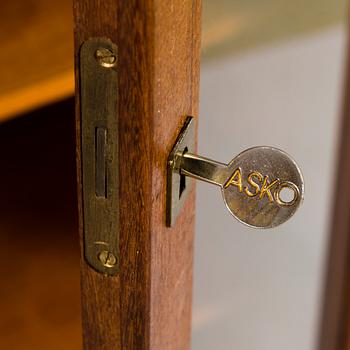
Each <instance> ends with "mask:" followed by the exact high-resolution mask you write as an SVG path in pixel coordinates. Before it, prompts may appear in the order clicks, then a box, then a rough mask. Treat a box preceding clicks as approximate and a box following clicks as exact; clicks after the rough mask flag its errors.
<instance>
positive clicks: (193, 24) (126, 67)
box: [74, 0, 201, 350]
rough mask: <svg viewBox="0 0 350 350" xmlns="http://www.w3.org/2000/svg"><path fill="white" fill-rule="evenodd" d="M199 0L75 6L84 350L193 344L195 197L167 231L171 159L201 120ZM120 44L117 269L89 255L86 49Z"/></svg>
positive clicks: (78, 1)
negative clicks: (187, 128) (103, 269)
mask: <svg viewBox="0 0 350 350" xmlns="http://www.w3.org/2000/svg"><path fill="white" fill-rule="evenodd" d="M200 11H201V7H200V0H127V1H121V0H119V1H118V0H104V1H99V0H75V1H74V21H75V62H76V64H75V67H76V130H77V133H76V135H77V137H76V140H77V167H78V197H79V217H80V237H81V247H82V249H81V257H82V258H81V290H82V309H83V315H82V316H83V337H84V348H85V349H91V350H100V349H108V350H112V349H138V350H142V349H153V350H155V349H159V350H170V349H174V350H175V349H179V350H185V349H189V347H190V337H191V303H192V263H193V234H194V195H195V194H194V190H192V191H191V193H190V194H189V196H188V198H187V200H186V203H185V205H184V208H183V210H182V211H181V213H180V215H179V217H178V219H177V222H176V225H175V226H174V227H172V228H167V227H166V220H165V216H166V164H167V157H168V155H169V153H170V151H171V149H172V147H173V145H174V143H175V140H176V137H177V136H178V134H179V131H180V129H181V127H182V125H183V124H184V121H185V119H186V116H187V115H194V116H197V114H198V84H199V54H200ZM90 38H104V39H108V40H109V41H111V42H112V43H113V44H115V45H116V47H117V51H118V52H117V64H116V70H117V78H116V79H117V86H118V92H117V100H116V104H117V105H116V107H115V109H116V114H115V118H116V119H115V123H116V125H117V146H116V147H117V158H118V165H117V166H118V169H116V173H118V179H116V182H117V183H118V184H119V185H118V192H119V194H118V195H117V198H116V200H117V207H118V210H117V212H112V213H110V214H109V215H111V220H113V219H114V216H115V215H116V216H118V235H119V240H118V241H116V242H115V244H118V248H119V257H118V263H119V270H118V272H117V273H116V274H115V275H114V276H107V275H105V274H103V273H100V272H97V271H96V270H95V269H94V268H92V267H91V266H90V264H89V263H88V262H87V260H86V258H85V257H84V227H85V225H84V220H86V218H84V215H83V214H84V205H87V203H86V201H83V187H84V183H83V181H82V180H83V174H82V169H83V167H84V166H83V165H82V159H81V152H82V119H83V118H84V116H83V113H82V108H81V99H80V97H81V76H80V71H81V68H82V67H81V62H80V52H81V47H82V45H83V44H84V42H86V41H87V40H88V39H90Z"/></svg>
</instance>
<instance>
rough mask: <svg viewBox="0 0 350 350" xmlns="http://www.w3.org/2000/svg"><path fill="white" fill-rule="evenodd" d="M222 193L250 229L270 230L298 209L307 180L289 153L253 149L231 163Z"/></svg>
mask: <svg viewBox="0 0 350 350" xmlns="http://www.w3.org/2000/svg"><path fill="white" fill-rule="evenodd" d="M222 194H223V197H224V201H225V203H226V206H227V208H228V209H229V211H230V212H231V213H232V215H233V216H234V217H235V218H237V219H238V220H239V221H241V222H242V223H244V224H246V225H248V226H251V227H257V228H271V227H275V226H278V225H280V224H282V223H284V222H285V221H286V220H288V219H289V218H290V217H291V216H292V215H293V214H294V213H295V211H296V210H297V209H298V207H299V205H300V204H301V202H302V201H303V196H304V181H303V176H302V174H301V171H300V169H299V167H298V165H297V164H296V163H295V161H294V160H293V159H292V158H291V157H290V156H289V155H288V154H286V153H285V152H283V151H281V150H279V149H277V148H273V147H254V148H250V149H248V150H246V151H244V152H242V153H240V154H239V155H238V156H237V157H235V158H234V159H233V160H232V161H231V162H230V163H229V164H228V167H227V180H226V181H225V183H224V184H223V186H222Z"/></svg>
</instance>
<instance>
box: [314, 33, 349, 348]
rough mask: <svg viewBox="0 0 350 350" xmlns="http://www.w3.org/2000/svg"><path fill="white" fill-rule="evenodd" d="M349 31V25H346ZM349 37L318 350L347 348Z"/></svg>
mask: <svg viewBox="0 0 350 350" xmlns="http://www.w3.org/2000/svg"><path fill="white" fill-rule="evenodd" d="M348 32H350V26H348ZM349 48H350V40H348V52H347V67H346V77H345V91H344V97H343V99H344V104H343V116H342V120H341V125H340V131H341V132H340V142H339V145H338V169H337V176H336V180H335V181H334V186H335V188H334V190H335V194H334V199H333V202H334V203H333V213H332V214H333V216H332V223H331V232H330V239H329V244H328V262H327V273H326V279H325V291H324V295H323V312H322V317H321V327H320V334H319V346H318V349H319V350H348V349H350V337H349V335H350V239H349V238H350V181H349V179H350V51H349Z"/></svg>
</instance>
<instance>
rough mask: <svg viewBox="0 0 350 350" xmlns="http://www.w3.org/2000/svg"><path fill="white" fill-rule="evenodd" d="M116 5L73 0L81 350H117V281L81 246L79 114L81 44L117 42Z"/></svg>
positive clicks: (118, 311)
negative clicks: (93, 264) (101, 39)
mask: <svg viewBox="0 0 350 350" xmlns="http://www.w3.org/2000/svg"><path fill="white" fill-rule="evenodd" d="M115 7H116V1H114V0H104V2H103V5H99V4H98V1H88V0H86V1H85V0H84V1H82V0H74V1H73V15H74V42H75V50H74V53H75V55H74V56H75V91H76V95H75V96H76V150H77V151H76V158H77V183H78V186H77V189H78V212H79V235H80V246H81V303H82V322H83V344H84V349H91V350H93V349H96V350H98V349H106V350H107V349H108V350H110V349H119V348H121V347H120V346H121V335H120V318H119V314H120V301H119V295H120V291H119V284H120V280H119V277H107V276H104V275H103V274H101V273H98V272H97V271H95V270H94V269H93V268H92V267H90V265H88V264H87V262H86V261H85V259H84V243H83V202H82V166H81V113H80V76H79V69H80V66H79V54H80V48H81V45H82V44H83V42H84V41H85V40H87V39H89V38H91V37H106V38H110V39H111V40H112V41H113V42H116V39H117V38H116V31H117V28H116V27H114V28H113V27H112V26H111V25H110V23H111V22H115V24H116V16H114V17H113V13H111V12H110V11H111V10H112V9H115Z"/></svg>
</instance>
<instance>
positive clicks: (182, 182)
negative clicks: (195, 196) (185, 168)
mask: <svg viewBox="0 0 350 350" xmlns="http://www.w3.org/2000/svg"><path fill="white" fill-rule="evenodd" d="M187 152H188V148H187V147H185V149H184V151H183V152H182V154H185V153H187ZM185 189H186V176H185V175H183V174H181V173H180V191H179V198H181V196H182V194H183V193H184V191H185Z"/></svg>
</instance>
